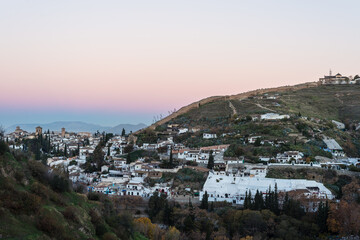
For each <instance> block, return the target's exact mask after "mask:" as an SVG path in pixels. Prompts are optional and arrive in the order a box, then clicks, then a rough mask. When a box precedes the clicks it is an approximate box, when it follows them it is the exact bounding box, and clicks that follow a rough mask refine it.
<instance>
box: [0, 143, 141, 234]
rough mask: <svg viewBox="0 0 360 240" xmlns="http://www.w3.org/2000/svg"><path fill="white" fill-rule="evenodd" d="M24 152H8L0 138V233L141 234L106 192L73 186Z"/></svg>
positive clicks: (62, 176) (126, 213) (63, 177)
mask: <svg viewBox="0 0 360 240" xmlns="http://www.w3.org/2000/svg"><path fill="white" fill-rule="evenodd" d="M30 157H31V156H30V155H28V154H27V153H22V152H11V151H10V149H9V148H8V147H7V145H6V144H5V143H4V142H2V141H1V140H0V238H1V239H61V240H63V239H99V238H102V239H118V238H120V239H139V238H138V237H141V236H140V235H139V234H138V233H136V232H135V231H134V229H133V218H132V215H131V212H129V211H123V210H120V209H119V206H118V205H117V204H115V203H114V202H113V200H112V199H111V198H106V197H104V196H100V195H96V194H90V195H88V196H86V195H85V194H81V193H78V192H81V191H80V190H81V189H79V188H77V189H76V190H77V192H75V191H74V190H73V189H72V187H71V184H70V181H69V179H68V178H67V176H66V175H63V174H61V173H57V172H54V171H53V172H50V171H49V169H48V168H47V167H46V166H45V165H43V164H42V163H41V162H40V161H34V160H29V159H30ZM137 236H138V237H137ZM140 239H141V238H140Z"/></svg>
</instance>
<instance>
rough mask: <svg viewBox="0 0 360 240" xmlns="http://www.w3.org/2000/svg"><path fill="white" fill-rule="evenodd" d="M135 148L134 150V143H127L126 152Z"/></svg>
mask: <svg viewBox="0 0 360 240" xmlns="http://www.w3.org/2000/svg"><path fill="white" fill-rule="evenodd" d="M133 150H134V145H132V144H128V145H126V147H125V148H124V153H131V152H132V151H133Z"/></svg>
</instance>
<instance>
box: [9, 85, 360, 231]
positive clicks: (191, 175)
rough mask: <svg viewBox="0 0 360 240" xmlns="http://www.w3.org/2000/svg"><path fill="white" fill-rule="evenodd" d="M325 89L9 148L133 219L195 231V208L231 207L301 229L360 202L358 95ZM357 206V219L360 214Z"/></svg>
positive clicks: (44, 136)
mask: <svg viewBox="0 0 360 240" xmlns="http://www.w3.org/2000/svg"><path fill="white" fill-rule="evenodd" d="M328 83H329V82H327V83H326V84H321V85H317V86H314V85H309V86H310V87H308V88H300V89H297V90H294V91H290V90H289V91H284V92H282V91H272V92H268V91H267V92H261V93H256V94H252V95H249V96H247V97H246V98H241V99H219V100H214V101H212V102H208V103H205V104H203V105H201V104H200V105H198V107H196V108H193V109H190V110H189V111H188V112H186V113H184V114H180V115H177V114H176V113H174V115H173V116H174V117H172V118H169V119H170V120H169V121H167V122H166V123H161V121H160V123H161V124H158V125H156V127H155V128H152V127H149V128H145V129H142V130H140V131H138V132H135V133H132V132H129V133H126V132H125V130H124V129H123V131H122V132H121V134H119V135H114V134H112V133H106V132H99V131H97V132H95V133H91V132H68V131H66V129H65V128H62V129H59V131H50V130H46V129H43V128H42V127H41V126H38V127H36V128H35V129H34V131H33V132H27V131H24V130H22V129H21V127H20V126H18V127H16V129H14V131H13V132H10V133H8V134H5V135H3V137H2V139H3V141H4V142H5V143H6V144H7V146H8V148H9V150H10V152H12V154H14V156H17V155H18V154H27V155H28V156H29V158H31V159H35V160H37V161H36V162H41V163H42V164H41V165H46V166H47V167H48V168H49V169H51V174H55V176H57V175H56V174H59V175H60V176H62V177H63V178H65V179H68V180H69V181H70V182H71V185H72V189H74V191H76V192H77V193H78V194H87V198H88V199H89V201H92V199H98V200H101V199H102V200H101V201H106V200H105V199H109V200H111V201H115V203H116V202H117V201H118V200H119V201H125V202H126V204H125V209H127V208H128V206H129V205H128V204H130V205H131V206H133V203H134V202H136V204H135V207H133V208H132V209H133V210H131V211H132V214H134V216H137V217H140V218H144V217H145V218H146V217H149V218H150V219H151V221H155V222H156V221H157V222H159V223H161V222H165V223H167V224H175V222H176V224H175V225H176V226H177V227H178V228H179V229H181V230H182V231H186V230H185V229H186V226H189V227H188V228H190V229H193V228H194V225H193V224H192V223H191V221H192V220H189V219H188V220H186V221H190V222H189V223H187V222H186V221H185V220H184V219H187V218H188V217H189V216H191V214H192V213H191V211H193V210H192V209H193V207H192V206H193V204H194V205H195V206H196V207H197V208H199V209H205V210H207V213H206V214H212V213H214V211H223V210H221V209H224V208H225V209H226V208H228V207H232V208H234V209H243V210H241V211H246V210H247V209H251V211H261V213H262V214H263V213H265V212H262V211H263V210H265V209H268V210H269V211H271V212H273V213H274V214H277V215H278V214H285V213H286V214H287V215H288V216H292V217H295V218H297V219H300V218H301V217H302V216H304V214H305V213H306V214H307V215H306V216H312V215H311V214H313V215H314V216H320V215H321V214H322V212H324V211H325V212H327V214H328V212H331V213H334V211H335V210H334V209H333V210H331V209H330V208H329V205H328V204H332V205H331V206H335V205H336V206H337V209H344V208H345V206H343V205H342V203H344V198H346V199H347V200H346V201H350V202H349V204H353V202H354V201H355V202H356V201H358V200H357V199H360V194H359V193H358V190H359V189H357V190H356V188H357V186H358V185H357V179H358V178H359V176H360V122H359V119H360V118H359V116H360V112H359V111H357V110H356V109H357V108H358V107H357V106H358V105H357V104H358V103H359V104H360V102H359V101H360V97H359V91H358V90H360V89H358V88H359V86H358V85H357V84H355V85H352V83H351V85H352V86H351V87H350V86H348V85H347V84H340V85H339V84H338V82H336V83H334V84H328ZM349 85H350V83H349ZM20 156H21V155H20ZM29 164H34V163H32V162H29ZM29 167H31V165H29ZM38 167H39V166H37V168H38ZM2 169H3V168H2ZM35 170H36V168H35ZM2 171H3V170H2ZM36 171H37V170H36ZM48 174H49V173H48ZM35 176H37V175H35ZM54 179H56V178H54ZM60 183H61V182H60ZM60 183H57V184H60ZM52 184H53V183H52ZM51 186H52V185H51ZM64 187H66V184H65V185H64V183H62V185H61V184H60V185H54V186H52V188H54V189H63V188H64ZM350 187H351V189H353V190H351V191H354V192H349V190H348V189H349V188H350ZM57 191H58V190H57ZM67 191H68V190H67ZM39 194H40V193H39ZM100 196H106V197H108V198H103V197H100ZM158 202H161V204H160V203H158ZM104 204H105V202H104ZM144 204H148V207H147V208H145V210H144ZM154 204H155V206H156V204H160V206H158V210H157V211H160V212H155V213H154V212H153V211H155V210H153V209H154ZM334 204H335V205H334ZM170 205H171V207H169V206H170ZM290 206H291V207H290ZM351 206H352V207H354V211H353V213H352V214H350V215H349V216H351V217H353V215H354V214H355V215H356V214H357V213H358V210H357V209H358V208H356V206H357V205H356V206H355V205H351ZM60 209H61V207H60ZM140 209H141V210H140ZM159 209H160V210H159ZM161 209H162V210H161ZM171 209H172V210H171ZM175 209H180V210H179V211H183V210H184V211H190V212H189V213H186V214H187V215H186V214H185V215H182V217H181V218H179V221H176V220H169V219H168V220H166V219H167V218H166V216H167V215H165V213H166V211H177V210H175ZM215 209H218V210H215ZM291 209H292V210H291ZM294 211H295V212H294ZM339 211H340V210H339ZM341 211H343V210H341ZM64 214H65V213H64ZM189 214H190V215H189ZM198 214H200V213H198ZM319 214H320V215H319ZM336 214H340V213H338V212H337V213H336ZM355 215H354V216H355ZM218 216H220V215H218ZM279 216H282V215H279ZM341 217H344V216H341ZM159 218H160V220H159ZM161 219H162V220H161ZM181 219H182V220H181ZM194 219H195V217H194ZM196 219H201V215H196ZM328 219H330V215H329V216H328V215H324V218H322V220H321V222H322V224H323V225H321V226H323V227H322V230H321V231H328V230H327V229H332V230H331V231H332V232H335V233H336V232H337V231H338V230H336V229H337V228H335V227H334V226H333V225H330V224H328V223H326V221H328ZM149 221H150V220H149ZM222 221H227V220H225V219H223V220H222ZM324 222H325V223H324ZM96 224H98V223H96ZM137 224H138V223H137ZM324 224H325V225H324ZM136 226H137V225H136ZM154 226H155V225H154ZM156 226H157V225H156ZM190 226H191V227H190ZM324 226H325V227H324ZM157 227H158V226H157ZM354 228H356V226H355V225H354V226H353V227H350V228H348V229H354ZM343 229H345V227H344V228H343ZM168 230H169V229H168ZM46 231H48V230H46ZM159 231H160V230H159ZM201 231H203V230H201ZM299 231H303V230H299ZM317 231H318V230H317ZM341 231H345V230H341ZM346 231H347V233H350V232H353V230H346ZM50 232H51V231H50ZM140 232H142V230H141V231H140ZM215 233H216V234H220V235H221V231H216V232H215ZM215 233H214V234H215ZM102 234H103V232H96V235H98V236H102ZM118 234H120V233H118ZM144 234H145V235H146V231H145V233H144ZM228 234H229V233H227V235H228ZM252 234H255V233H252ZM302 234H306V233H305V232H303V233H302Z"/></svg>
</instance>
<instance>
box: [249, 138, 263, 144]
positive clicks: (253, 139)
mask: <svg viewBox="0 0 360 240" xmlns="http://www.w3.org/2000/svg"><path fill="white" fill-rule="evenodd" d="M258 138H261V136H252V137H249V138H248V142H249V143H251V144H254V143H255V141H256V139H258Z"/></svg>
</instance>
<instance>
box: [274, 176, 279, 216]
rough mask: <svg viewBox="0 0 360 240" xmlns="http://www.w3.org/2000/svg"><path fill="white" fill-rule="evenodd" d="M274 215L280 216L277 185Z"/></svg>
mask: <svg viewBox="0 0 360 240" xmlns="http://www.w3.org/2000/svg"><path fill="white" fill-rule="evenodd" d="M274 213H275V214H279V199H278V190H277V183H275V191H274Z"/></svg>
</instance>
